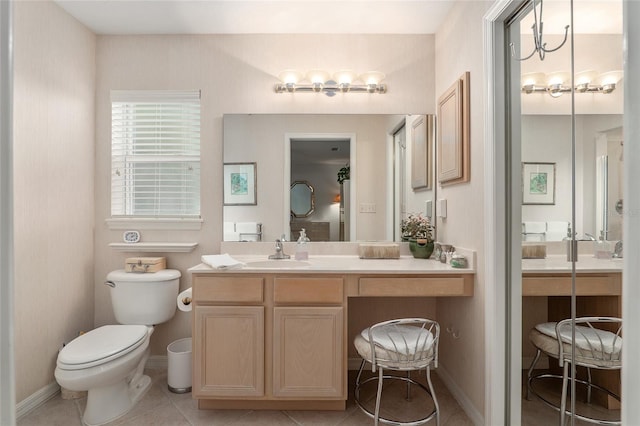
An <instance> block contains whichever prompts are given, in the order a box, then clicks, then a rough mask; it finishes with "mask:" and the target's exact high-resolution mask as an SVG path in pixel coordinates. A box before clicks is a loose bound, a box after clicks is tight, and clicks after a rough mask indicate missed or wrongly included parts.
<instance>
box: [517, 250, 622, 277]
mask: <svg viewBox="0 0 640 426" xmlns="http://www.w3.org/2000/svg"><path fill="white" fill-rule="evenodd" d="M622 264H623V259H617V258H614V259H598V258H596V257H594V256H593V255H580V256H578V261H577V262H576V272H578V273H589V272H591V273H598V272H600V273H607V272H622V266H623V265H622ZM522 273H523V274H529V273H543V274H544V273H548V274H554V273H556V274H557V273H571V262H567V256H566V255H547V257H546V259H522Z"/></svg>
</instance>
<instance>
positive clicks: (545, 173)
mask: <svg viewBox="0 0 640 426" xmlns="http://www.w3.org/2000/svg"><path fill="white" fill-rule="evenodd" d="M555 203H556V163H522V204H555Z"/></svg>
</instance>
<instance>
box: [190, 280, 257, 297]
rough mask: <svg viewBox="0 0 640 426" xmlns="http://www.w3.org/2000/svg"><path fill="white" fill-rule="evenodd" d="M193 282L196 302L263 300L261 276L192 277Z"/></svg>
mask: <svg viewBox="0 0 640 426" xmlns="http://www.w3.org/2000/svg"><path fill="white" fill-rule="evenodd" d="M193 282H194V285H193V299H194V300H195V301H196V303H203V302H204V303H206V302H258V303H261V302H262V301H263V300H264V292H263V283H264V278H262V277H194V279H193Z"/></svg>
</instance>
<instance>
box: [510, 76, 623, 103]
mask: <svg viewBox="0 0 640 426" xmlns="http://www.w3.org/2000/svg"><path fill="white" fill-rule="evenodd" d="M622 75H623V74H622V71H609V72H605V73H602V74H598V72H597V71H594V70H587V71H582V72H579V73H577V74H576V75H575V79H574V84H575V87H574V88H573V90H574V91H575V92H576V93H603V94H609V93H611V92H613V91H614V90H615V88H616V85H617V84H618V83H619V82H620V80H622ZM570 77H571V75H570V74H569V73H567V72H554V73H550V74H544V73H540V72H532V73H527V74H523V75H522V92H523V93H526V94H531V93H548V94H549V95H550V96H551V97H554V98H557V97H559V96H561V95H562V94H563V93H569V92H571V91H572V88H571V86H570V85H568V84H567V83H568V82H569V81H570Z"/></svg>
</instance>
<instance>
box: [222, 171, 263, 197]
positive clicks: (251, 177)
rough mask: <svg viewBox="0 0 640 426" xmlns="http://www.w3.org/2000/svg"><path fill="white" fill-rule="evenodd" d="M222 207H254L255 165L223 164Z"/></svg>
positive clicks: (255, 191) (255, 190)
mask: <svg viewBox="0 0 640 426" xmlns="http://www.w3.org/2000/svg"><path fill="white" fill-rule="evenodd" d="M223 174H224V178H223V179H224V205H225V206H255V205H257V204H258V202H257V197H256V194H257V181H256V163H224V165H223Z"/></svg>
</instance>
